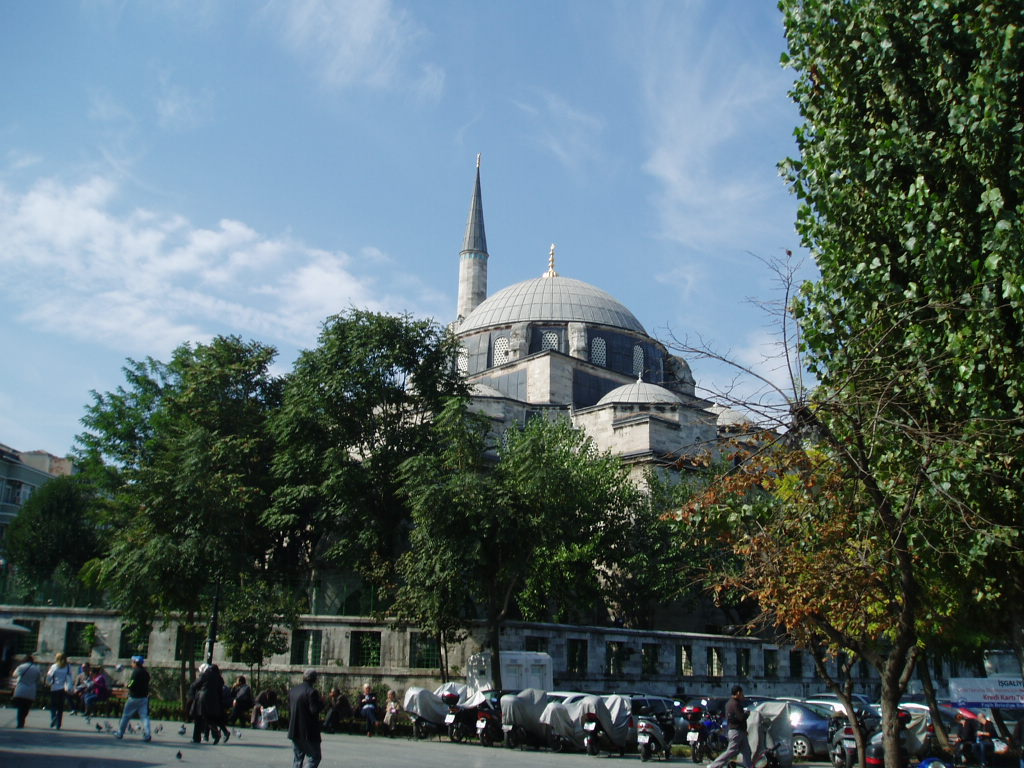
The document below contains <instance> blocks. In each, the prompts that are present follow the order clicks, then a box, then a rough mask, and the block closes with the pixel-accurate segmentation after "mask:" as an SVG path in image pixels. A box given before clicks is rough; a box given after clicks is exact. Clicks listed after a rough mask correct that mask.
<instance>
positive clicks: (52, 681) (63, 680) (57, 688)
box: [46, 652, 75, 731]
mask: <svg viewBox="0 0 1024 768" xmlns="http://www.w3.org/2000/svg"><path fill="white" fill-rule="evenodd" d="M74 676H75V673H74V671H73V670H72V669H71V665H70V664H68V657H67V656H65V655H64V653H63V652H61V653H58V654H57V655H56V656H55V657H54V662H53V664H51V665H50V669H49V670H47V672H46V684H47V685H48V686H50V727H51V728H56V729H57V730H58V731H59V730H60V727H61V725H63V723H64V701H65V700H66V699H67V697H68V696H69V695H71V691H73V690H74V687H75V680H74Z"/></svg>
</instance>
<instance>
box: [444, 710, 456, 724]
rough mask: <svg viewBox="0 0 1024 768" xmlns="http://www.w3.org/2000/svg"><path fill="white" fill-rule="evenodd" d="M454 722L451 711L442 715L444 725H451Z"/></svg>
mask: <svg viewBox="0 0 1024 768" xmlns="http://www.w3.org/2000/svg"><path fill="white" fill-rule="evenodd" d="M454 722H455V715H453V714H452V713H451V712H449V713H448V714H447V715H445V716H444V724H445V725H451V724H452V723H454Z"/></svg>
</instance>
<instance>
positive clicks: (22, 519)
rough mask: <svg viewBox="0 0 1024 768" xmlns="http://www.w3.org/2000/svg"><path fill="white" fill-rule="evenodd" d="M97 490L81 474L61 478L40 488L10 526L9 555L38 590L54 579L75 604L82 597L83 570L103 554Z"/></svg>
mask: <svg viewBox="0 0 1024 768" xmlns="http://www.w3.org/2000/svg"><path fill="white" fill-rule="evenodd" d="M96 506H97V500H96V492H95V488H94V487H93V486H92V485H90V484H89V483H87V482H85V481H84V480H82V479H81V478H77V477H57V478H54V479H53V480H51V481H50V482H48V483H46V484H45V485H43V486H42V487H40V488H39V489H38V490H37V491H36V492H35V493H34V494H32V496H31V497H30V498H29V500H28V501H26V502H25V504H24V505H23V506H22V508H21V511H20V512H19V513H18V516H17V517H15V518H14V520H13V521H12V522H11V525H10V527H9V528H8V529H7V540H6V542H5V545H6V548H7V553H8V554H9V555H10V557H11V562H12V563H13V564H14V566H15V567H16V568H17V570H18V573H19V574H20V575H21V576H23V577H26V579H27V581H28V582H29V583H30V586H29V590H30V591H31V592H35V591H36V590H37V589H38V588H39V586H40V585H41V584H42V583H43V582H47V581H50V580H53V581H54V582H56V583H57V584H58V585H59V586H61V587H62V588H63V591H64V592H65V594H66V595H67V599H68V600H69V601H70V604H71V605H75V604H76V602H77V601H78V600H79V599H80V598H81V597H82V596H83V587H84V585H83V584H82V582H81V581H80V579H79V578H78V573H79V571H80V570H81V569H82V566H83V565H85V563H86V562H87V561H89V560H90V559H92V558H93V557H95V556H96V555H97V554H98V552H99V541H100V539H99V531H98V530H97V525H96V520H95V514H96V511H95V510H96Z"/></svg>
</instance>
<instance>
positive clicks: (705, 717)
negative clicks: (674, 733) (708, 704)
mask: <svg viewBox="0 0 1024 768" xmlns="http://www.w3.org/2000/svg"><path fill="white" fill-rule="evenodd" d="M683 715H684V716H685V717H686V722H687V730H686V743H687V744H688V745H689V747H690V753H691V755H692V756H693V762H695V763H699V762H702V761H703V760H712V759H714V757H715V756H716V755H718V753H719V752H721V751H722V749H724V745H720V744H719V741H720V738H721V733H722V728H721V726H720V725H719V723H718V721H717V720H715V718H714V717H712V716H711V714H710V713H708V711H707V710H706V709H705V708H704V707H701V706H698V705H692V706H687V707H684V708H683Z"/></svg>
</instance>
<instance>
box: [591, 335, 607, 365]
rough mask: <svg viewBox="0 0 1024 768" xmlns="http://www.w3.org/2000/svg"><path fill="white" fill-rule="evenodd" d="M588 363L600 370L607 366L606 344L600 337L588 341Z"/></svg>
mask: <svg viewBox="0 0 1024 768" xmlns="http://www.w3.org/2000/svg"><path fill="white" fill-rule="evenodd" d="M590 362H592V363H593V364H594V365H600V366H601V367H602V368H605V367H607V365H608V342H606V341H605V340H604V339H602V338H601V337H600V336H594V337H593V338H592V339H591V340H590Z"/></svg>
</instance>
